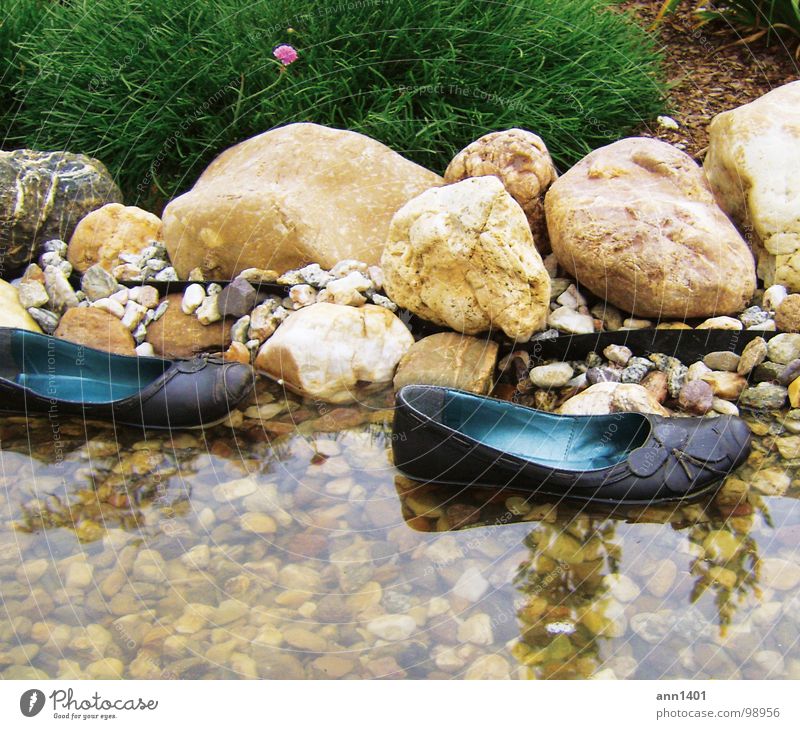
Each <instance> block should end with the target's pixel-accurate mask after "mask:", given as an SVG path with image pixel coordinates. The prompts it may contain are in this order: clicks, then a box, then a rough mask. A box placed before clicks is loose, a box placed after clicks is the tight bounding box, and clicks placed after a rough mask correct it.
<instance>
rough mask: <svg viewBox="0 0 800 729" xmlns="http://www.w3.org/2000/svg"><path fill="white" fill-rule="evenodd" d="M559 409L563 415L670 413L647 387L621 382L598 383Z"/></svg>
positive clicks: (665, 414)
mask: <svg viewBox="0 0 800 729" xmlns="http://www.w3.org/2000/svg"><path fill="white" fill-rule="evenodd" d="M558 412H559V413H561V414H562V415H606V414H608V413H623V412H632V413H654V414H656V415H664V416H667V415H669V414H670V412H669V410H667V409H666V408H664V407H662V406H661V403H659V402H658V400H656V398H655V397H654V396H653V394H652V393H651V392H650V391H649V390H647V389H646V388H644V387H642V386H641V385H634V384H630V383H619V382H598V383H597V384H596V385H592V386H591V387H588V388H586V389H585V390H584V391H583V392H581V393H578V394H577V395H575V396H574V397H571V398H570V399H569V400H567V401H566V402H565V403H564V404H563V405H562V406H561V407H560V408H559V409H558Z"/></svg>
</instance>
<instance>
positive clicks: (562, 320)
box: [547, 306, 594, 334]
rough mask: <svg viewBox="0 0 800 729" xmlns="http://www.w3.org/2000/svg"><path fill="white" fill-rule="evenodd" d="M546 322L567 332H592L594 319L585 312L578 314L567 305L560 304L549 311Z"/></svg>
mask: <svg viewBox="0 0 800 729" xmlns="http://www.w3.org/2000/svg"><path fill="white" fill-rule="evenodd" d="M547 323H548V324H549V325H550V326H551V327H553V328H554V329H558V330H559V331H561V332H567V333H568V334H593V333H594V319H592V317H591V316H588V315H587V314H579V313H578V312H577V311H575V310H574V309H570V308H569V307H567V306H561V307H559V308H558V309H556V310H555V311H552V312H550V315H549V316H548V317H547Z"/></svg>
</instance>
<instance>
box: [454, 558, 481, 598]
mask: <svg viewBox="0 0 800 729" xmlns="http://www.w3.org/2000/svg"><path fill="white" fill-rule="evenodd" d="M488 589H489V583H488V582H487V581H486V579H485V578H484V576H483V575H482V574H481V571H480V570H479V569H478V568H477V567H468V568H467V569H466V570H464V573H463V574H462V575H461V577H459V578H458V581H457V582H456V584H455V585H454V586H453V594H454V595H456V596H457V597H461V598H463V599H464V600H468V601H469V602H477V601H478V600H480V599H481V597H483V594H484V593H485V592H486V590H488Z"/></svg>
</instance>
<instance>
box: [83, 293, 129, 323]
mask: <svg viewBox="0 0 800 729" xmlns="http://www.w3.org/2000/svg"><path fill="white" fill-rule="evenodd" d="M91 306H92V308H94V309H102V310H103V311H107V312H108V313H109V314H113V315H114V316H115V317H117V319H122V317H123V316H125V307H124V306H123V305H122V304H120V303H119V302H118V301H115V300H114V299H111V298H108V299H97V301H93V302H92V304H91Z"/></svg>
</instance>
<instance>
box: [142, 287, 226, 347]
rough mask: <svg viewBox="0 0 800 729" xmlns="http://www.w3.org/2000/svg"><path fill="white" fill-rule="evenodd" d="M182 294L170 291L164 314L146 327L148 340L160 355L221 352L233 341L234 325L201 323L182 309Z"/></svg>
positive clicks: (220, 322) (223, 322) (222, 322)
mask: <svg viewBox="0 0 800 729" xmlns="http://www.w3.org/2000/svg"><path fill="white" fill-rule="evenodd" d="M182 300H183V295H182V294H169V295H168V296H167V301H168V302H169V306H168V307H167V310H166V312H165V313H164V315H163V316H162V317H161V318H160V319H157V320H156V321H154V322H152V323H151V324H150V325H149V326H148V327H147V338H146V341H147V342H148V343H150V344H152V345H153V349H154V350H155V352H156V354H158V355H159V356H161V357H167V358H178V357H191V356H192V355H194V354H197V353H198V352H222V351H224V350H225V349H227V347H228V345H229V344H230V343H231V328H230V325H229V324H226V323H225V320H222V321H218V322H215V323H213V324H208V325H205V324H201V323H200V321H199V320H198V319H197V317H196V316H194V315H193V314H184V313H183V310H182V309H181V301H182Z"/></svg>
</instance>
